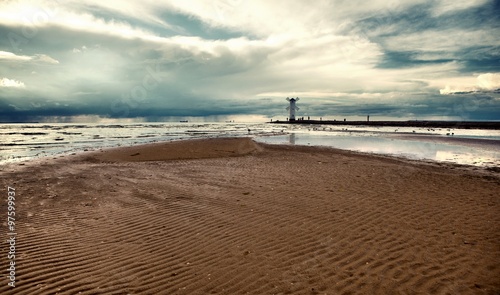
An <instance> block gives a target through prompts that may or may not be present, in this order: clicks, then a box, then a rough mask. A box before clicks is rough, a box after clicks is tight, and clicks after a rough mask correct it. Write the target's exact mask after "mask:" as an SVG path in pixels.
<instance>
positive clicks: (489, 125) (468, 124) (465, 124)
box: [269, 120, 500, 130]
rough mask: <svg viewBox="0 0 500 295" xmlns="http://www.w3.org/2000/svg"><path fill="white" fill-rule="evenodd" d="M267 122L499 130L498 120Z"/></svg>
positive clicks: (499, 123) (275, 122)
mask: <svg viewBox="0 0 500 295" xmlns="http://www.w3.org/2000/svg"><path fill="white" fill-rule="evenodd" d="M269 123H271V124H321V125H352V126H381V127H421V128H454V129H492V130H500V122H474V121H331V120H295V121H279V120H278V121H271V122H269Z"/></svg>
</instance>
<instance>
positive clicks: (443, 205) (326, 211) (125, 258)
mask: <svg viewBox="0 0 500 295" xmlns="http://www.w3.org/2000/svg"><path fill="white" fill-rule="evenodd" d="M476 169H477V170H474V169H473V168H470V167H469V168H468V167H461V166H459V165H452V164H438V163H423V162H418V161H410V160H403V159H396V158H390V157H383V156H373V155H364V154H360V153H354V152H348V151H340V150H336V149H330V148H319V147H298V146H278V145H276V146H274V145H265V144H257V143H255V142H253V141H252V140H251V139H249V138H239V139H236V138H229V139H204V140H189V141H179V142H171V143H155V144H149V145H143V146H135V147H123V148H115V149H108V150H104V151H97V152H86V153H82V154H78V155H74V156H66V157H58V158H57V159H56V158H54V159H52V158H50V159H42V160H36V161H31V162H28V163H25V164H19V163H17V164H16V163H13V164H6V165H3V166H2V172H1V174H0V175H1V178H0V181H1V183H2V188H3V191H4V193H3V196H4V197H3V198H2V202H1V203H0V204H1V206H0V214H1V215H3V216H4V217H3V218H2V220H3V221H2V235H3V240H4V242H2V243H1V245H0V252H1V255H0V257H1V258H0V262H1V264H2V269H3V274H4V275H3V276H2V277H3V279H2V280H1V282H2V283H1V284H0V293H1V294H500V198H499V192H500V174H499V173H498V172H495V171H488V170H481V169H479V168H476ZM8 186H10V187H13V188H15V192H16V204H15V210H16V233H17V235H16V249H15V251H16V253H15V266H16V270H15V279H16V280H15V288H12V287H10V286H9V285H8V282H9V280H8V278H6V275H8V271H7V268H8V267H9V266H8V265H9V260H8V258H7V253H8V252H9V244H8V243H7V242H6V240H7V239H8V235H7V232H8V228H7V212H8V209H7V202H6V201H7V187H8Z"/></svg>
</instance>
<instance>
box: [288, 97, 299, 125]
mask: <svg viewBox="0 0 500 295" xmlns="http://www.w3.org/2000/svg"><path fill="white" fill-rule="evenodd" d="M286 100H288V101H289V102H290V106H289V107H287V108H286V109H287V110H289V111H290V119H289V121H295V110H297V111H298V110H299V108H298V107H297V106H295V102H296V101H297V100H299V98H298V97H297V98H293V97H292V98H288V97H287V98H286Z"/></svg>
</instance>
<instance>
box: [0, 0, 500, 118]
mask: <svg viewBox="0 0 500 295" xmlns="http://www.w3.org/2000/svg"><path fill="white" fill-rule="evenodd" d="M0 36H1V38H0V122H8V121H16V122H19V121H41V122H85V121H91V122H92V121H96V120H101V121H106V120H107V121H113V120H116V121H169V120H170V121H171V120H179V119H190V120H206V121H214V120H237V121H262V120H268V119H271V118H273V119H284V118H286V117H287V113H286V110H285V108H286V104H287V102H286V100H285V98H286V97H288V96H290V97H292V96H293V97H300V101H299V102H298V106H299V107H300V111H299V112H298V113H297V115H298V116H311V117H312V118H319V117H323V118H326V119H343V118H348V119H351V120H354V119H360V118H364V117H365V116H366V115H370V116H371V118H372V120H377V119H380V120H382V119H391V120H414V119H418V120H422V119H448V120H500V1H496V0H432V1H428V0H401V1H393V0H374V1H362V0H358V1H356V0H353V1H345V0H330V1H328V0H318V1H307V0H304V1H302V0H293V1H292V0H273V1H269V0H262V1H261V0H213V1H211V0H206V1H203V0H168V1H156V0H155V1H152V0H141V1H102V0H87V1H81V0H64V1H63V0H59V1H42V0H29V1H28V0H27V1H9V0H7V1H6V0H3V1H1V2H0Z"/></svg>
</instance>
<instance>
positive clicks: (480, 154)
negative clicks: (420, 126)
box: [255, 132, 500, 166]
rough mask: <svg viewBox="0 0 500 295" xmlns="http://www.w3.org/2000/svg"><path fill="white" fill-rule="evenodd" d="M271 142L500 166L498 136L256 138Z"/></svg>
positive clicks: (321, 135)
mask: <svg viewBox="0 0 500 295" xmlns="http://www.w3.org/2000/svg"><path fill="white" fill-rule="evenodd" d="M255 140H257V141H259V142H264V143H270V144H292V145H315V146H316V145H317V146H329V147H334V148H339V149H346V150H353V151H359V152H366V153H377V154H385V155H393V156H401V157H406V158H410V159H419V160H433V161H445V162H453V163H457V164H464V165H475V166H499V165H500V144H499V141H498V140H474V139H464V138H460V139H459V138H453V139H452V140H447V138H438V137H421V136H380V135H379V136H373V135H371V136H370V135H359V136H355V135H328V134H317V133H316V134H308V133H300V134H296V133H295V132H293V133H290V134H287V135H279V136H269V137H261V138H256V139H255Z"/></svg>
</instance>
